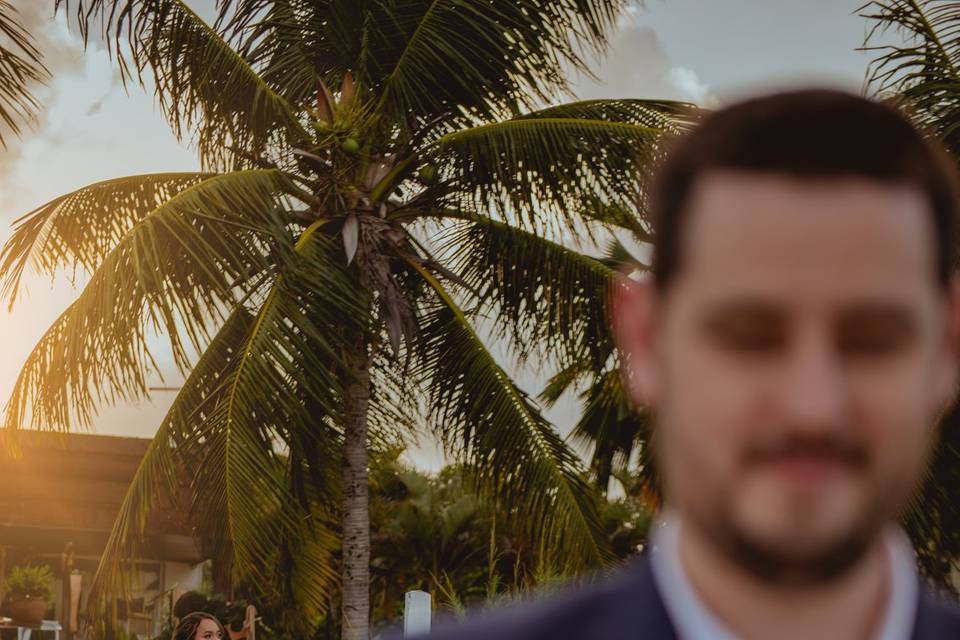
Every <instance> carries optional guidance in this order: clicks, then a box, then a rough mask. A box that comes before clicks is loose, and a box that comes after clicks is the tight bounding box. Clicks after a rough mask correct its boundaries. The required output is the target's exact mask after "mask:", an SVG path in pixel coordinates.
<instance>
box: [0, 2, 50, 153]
mask: <svg viewBox="0 0 960 640" xmlns="http://www.w3.org/2000/svg"><path fill="white" fill-rule="evenodd" d="M41 60H42V55H41V52H40V51H39V50H38V49H37V48H36V46H35V45H34V44H33V38H32V37H31V36H30V34H29V33H27V31H26V30H25V29H24V28H23V26H22V25H21V24H20V23H19V21H18V20H17V10H16V8H15V7H14V6H13V5H12V4H10V3H9V2H8V1H7V0H0V123H3V124H4V125H5V126H6V127H7V128H9V129H10V130H11V131H13V133H14V134H15V135H19V134H20V125H21V124H22V123H24V122H29V121H30V120H31V119H32V118H33V117H34V114H35V112H36V110H37V109H38V108H39V107H40V105H39V104H38V103H37V100H36V98H35V97H34V96H33V94H32V93H31V91H30V85H31V84H34V83H40V82H43V81H44V80H46V79H47V77H48V71H47V69H46V68H45V67H44V66H43V63H42V62H41ZM0 147H3V148H6V141H5V140H4V137H3V132H2V131H0Z"/></svg>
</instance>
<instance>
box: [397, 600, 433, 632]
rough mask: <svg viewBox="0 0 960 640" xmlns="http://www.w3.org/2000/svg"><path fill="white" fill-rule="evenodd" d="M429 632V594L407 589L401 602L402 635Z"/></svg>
mask: <svg viewBox="0 0 960 640" xmlns="http://www.w3.org/2000/svg"><path fill="white" fill-rule="evenodd" d="M429 632H430V594H429V593H427V592H425V591H407V594H406V597H405V598H404V602H403V637H405V638H409V637H411V636H415V635H420V634H423V633H429Z"/></svg>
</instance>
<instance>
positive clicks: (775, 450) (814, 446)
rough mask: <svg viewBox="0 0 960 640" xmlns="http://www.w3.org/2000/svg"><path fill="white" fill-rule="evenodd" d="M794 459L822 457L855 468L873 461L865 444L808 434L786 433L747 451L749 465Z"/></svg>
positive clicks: (840, 437)
mask: <svg viewBox="0 0 960 640" xmlns="http://www.w3.org/2000/svg"><path fill="white" fill-rule="evenodd" d="M791 458H823V459H826V460H834V461H838V462H841V463H843V464H846V465H850V466H852V467H857V468H860V467H865V466H867V464H868V463H869V462H870V455H869V450H868V448H867V447H866V445H865V444H864V443H863V442H862V441H860V440H858V439H854V438H852V437H848V436H844V435H809V434H806V433H797V432H790V431H787V432H783V433H780V434H777V435H774V436H770V437H768V438H764V439H763V440H760V441H757V442H755V443H753V444H752V445H751V446H750V447H749V448H748V449H747V451H746V454H745V461H746V463H747V464H751V465H752V464H767V463H771V462H777V461H779V460H788V459H791Z"/></svg>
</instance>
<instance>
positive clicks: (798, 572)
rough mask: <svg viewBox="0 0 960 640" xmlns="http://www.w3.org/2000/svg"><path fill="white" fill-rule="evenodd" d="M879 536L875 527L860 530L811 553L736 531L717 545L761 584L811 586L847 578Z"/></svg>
mask: <svg viewBox="0 0 960 640" xmlns="http://www.w3.org/2000/svg"><path fill="white" fill-rule="evenodd" d="M878 533H879V531H878V527H875V526H870V527H859V528H857V529H854V530H852V531H850V532H848V533H847V534H846V535H844V536H843V537H842V538H839V539H838V540H836V541H835V542H832V543H831V544H829V545H827V546H824V547H823V548H822V549H817V550H815V551H811V552H808V553H798V552H796V551H792V550H790V549H788V548H784V547H783V546H779V545H772V544H768V543H765V542H763V541H760V540H756V539H753V538H751V536H749V535H748V534H746V533H745V532H743V531H738V530H736V529H735V528H731V529H730V530H729V531H728V532H726V533H725V534H723V533H720V532H715V533H714V541H715V542H719V543H720V545H721V549H722V550H723V551H724V552H725V553H726V554H727V555H728V556H729V557H730V559H731V560H733V561H734V562H735V563H736V564H737V566H739V567H741V568H742V569H744V570H746V571H747V572H748V573H750V574H752V575H753V576H754V577H755V578H757V579H759V580H760V581H762V582H766V583H769V584H775V585H781V586H785V585H792V586H809V585H816V584H823V583H828V582H832V581H834V580H836V579H837V578H839V577H840V576H842V575H844V574H846V573H847V572H848V571H849V570H851V569H852V568H853V567H854V566H856V565H857V563H858V562H860V560H861V559H862V558H863V557H864V555H865V554H866V552H867V551H868V550H869V549H870V547H871V545H872V544H873V542H874V541H875V540H876V538H877V535H878ZM717 534H719V535H717Z"/></svg>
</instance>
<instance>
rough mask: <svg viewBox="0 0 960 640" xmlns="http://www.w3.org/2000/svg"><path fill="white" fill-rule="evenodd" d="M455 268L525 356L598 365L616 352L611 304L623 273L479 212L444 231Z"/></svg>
mask: <svg viewBox="0 0 960 640" xmlns="http://www.w3.org/2000/svg"><path fill="white" fill-rule="evenodd" d="M443 247H444V253H445V254H447V256H448V260H449V265H450V268H451V269H452V270H453V271H455V272H456V273H457V275H459V276H460V278H462V280H463V281H464V282H465V283H466V284H467V285H468V287H467V289H468V291H467V292H466V294H467V295H468V296H469V298H468V299H469V300H470V301H471V302H473V303H475V304H478V305H480V307H481V308H482V309H484V310H486V311H489V312H491V313H493V314H495V315H496V317H497V318H498V319H499V322H497V325H496V328H495V335H496V336H497V337H499V338H507V339H509V340H510V342H511V343H512V345H513V346H514V347H515V348H516V350H517V354H518V355H519V356H520V357H521V359H525V358H526V357H528V356H530V355H534V354H535V355H537V357H538V358H539V359H541V360H542V361H544V362H552V363H553V364H555V365H556V366H558V367H561V368H562V367H567V366H569V365H570V364H571V363H580V362H583V363H587V364H588V365H589V366H591V367H593V368H594V369H595V370H599V369H600V368H601V367H603V366H604V364H605V363H606V362H607V360H608V358H609V357H610V354H611V353H612V350H613V344H612V340H611V337H610V331H609V326H608V321H609V316H608V303H609V299H608V298H609V296H610V293H611V288H612V287H613V286H614V285H615V282H616V280H615V277H616V272H615V271H614V270H612V269H610V268H609V267H607V266H606V265H604V264H603V263H602V262H600V261H599V260H597V259H595V258H591V257H590V256H587V255H584V254H582V253H579V252H577V251H574V250H572V249H570V248H567V247H565V246H563V245H561V244H559V243H556V242H551V241H550V240H546V239H544V238H543V237H542V236H539V235H537V234H535V233H531V232H529V231H525V230H523V229H519V228H517V227H513V226H510V225H508V224H505V223H502V222H497V221H494V220H489V219H485V218H478V219H477V220H476V221H474V222H472V223H465V224H464V223H461V224H459V225H457V226H455V227H453V229H452V230H451V231H448V232H447V233H446V234H445V235H444V237H443Z"/></svg>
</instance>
